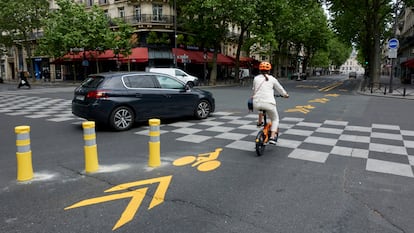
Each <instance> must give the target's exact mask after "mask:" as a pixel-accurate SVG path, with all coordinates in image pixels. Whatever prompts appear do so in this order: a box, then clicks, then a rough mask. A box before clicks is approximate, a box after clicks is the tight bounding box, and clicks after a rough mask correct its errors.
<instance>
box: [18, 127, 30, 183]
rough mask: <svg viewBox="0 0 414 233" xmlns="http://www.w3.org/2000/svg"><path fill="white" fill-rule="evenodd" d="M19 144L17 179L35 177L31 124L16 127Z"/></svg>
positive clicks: (24, 179) (22, 179)
mask: <svg viewBox="0 0 414 233" xmlns="http://www.w3.org/2000/svg"><path fill="white" fill-rule="evenodd" d="M14 132H15V133H16V146H17V152H16V157H17V180H18V181H27V180H31V179H32V178H33V167H32V151H31V150H30V126H27V125H22V126H17V127H15V128H14Z"/></svg>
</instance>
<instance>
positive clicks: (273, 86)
mask: <svg viewBox="0 0 414 233" xmlns="http://www.w3.org/2000/svg"><path fill="white" fill-rule="evenodd" d="M266 76H267V77H268V78H269V80H268V81H266V78H265V76H264V75H263V74H259V75H257V76H256V77H254V80H253V88H252V89H253V106H254V105H255V103H270V104H273V105H276V100H275V92H274V91H275V90H276V91H278V92H279V94H281V95H287V92H286V90H285V89H284V88H283V87H282V85H280V83H279V81H278V80H277V79H276V78H275V77H273V76H272V75H270V74H266Z"/></svg>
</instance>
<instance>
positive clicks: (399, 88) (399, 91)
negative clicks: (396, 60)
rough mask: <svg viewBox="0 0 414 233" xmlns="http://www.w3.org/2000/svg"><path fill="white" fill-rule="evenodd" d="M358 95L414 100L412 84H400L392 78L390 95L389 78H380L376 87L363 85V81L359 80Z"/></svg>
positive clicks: (413, 86) (398, 80)
mask: <svg viewBox="0 0 414 233" xmlns="http://www.w3.org/2000/svg"><path fill="white" fill-rule="evenodd" d="M358 93H359V94H362V95H370V96H378V97H387V98H401V99H411V100H414V84H401V81H400V79H399V78H394V79H393V82H392V93H390V77H389V76H381V77H380V82H379V86H378V87H372V86H370V85H364V80H361V82H360V87H359V89H358Z"/></svg>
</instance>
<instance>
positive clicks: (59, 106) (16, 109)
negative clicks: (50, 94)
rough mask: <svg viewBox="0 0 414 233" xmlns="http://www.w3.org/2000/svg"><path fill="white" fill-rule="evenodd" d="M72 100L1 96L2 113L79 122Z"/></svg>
mask: <svg viewBox="0 0 414 233" xmlns="http://www.w3.org/2000/svg"><path fill="white" fill-rule="evenodd" d="M71 104H72V101H71V100H65V99H54V98H44V97H35V96H30V97H29V96H16V95H7V94H3V92H2V93H1V95H0V113H3V114H5V115H7V116H24V117H27V118H32V119H39V118H42V119H45V120H47V121H53V122H65V121H74V120H75V121H77V122H79V121H80V120H81V119H80V118H78V117H76V116H74V115H73V114H72V109H71Z"/></svg>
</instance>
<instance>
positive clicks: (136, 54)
mask: <svg viewBox="0 0 414 233" xmlns="http://www.w3.org/2000/svg"><path fill="white" fill-rule="evenodd" d="M131 52H132V53H131V55H129V56H128V57H123V55H122V54H120V55H119V59H120V60H121V62H128V60H129V61H130V62H134V63H135V62H136V63H142V62H147V61H148V48H145V47H140V48H133V49H132V50H131Z"/></svg>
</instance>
